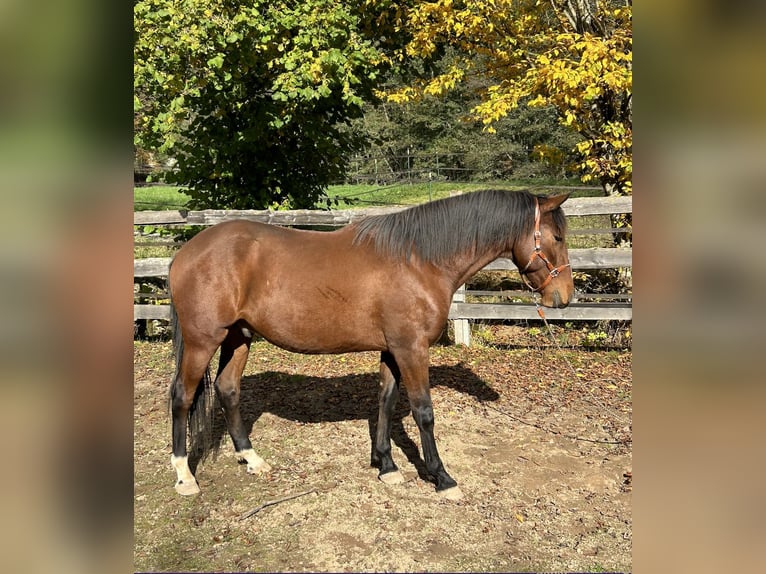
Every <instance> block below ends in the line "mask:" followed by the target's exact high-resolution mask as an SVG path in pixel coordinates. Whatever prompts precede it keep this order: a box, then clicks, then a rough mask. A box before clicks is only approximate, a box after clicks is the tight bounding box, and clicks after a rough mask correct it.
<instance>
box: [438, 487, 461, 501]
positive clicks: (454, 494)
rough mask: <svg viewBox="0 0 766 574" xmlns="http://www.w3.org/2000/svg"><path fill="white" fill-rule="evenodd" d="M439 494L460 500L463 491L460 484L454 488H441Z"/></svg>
mask: <svg viewBox="0 0 766 574" xmlns="http://www.w3.org/2000/svg"><path fill="white" fill-rule="evenodd" d="M438 494H439V496H441V497H442V498H446V499H447V500H460V499H461V498H463V491H462V490H460V487H459V486H453V487H452V488H448V489H446V490H440V491H439V492H438Z"/></svg>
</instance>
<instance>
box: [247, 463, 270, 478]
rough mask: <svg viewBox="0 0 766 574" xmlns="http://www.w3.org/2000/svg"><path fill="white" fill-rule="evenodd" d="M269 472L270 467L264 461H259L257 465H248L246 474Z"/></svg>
mask: <svg viewBox="0 0 766 574" xmlns="http://www.w3.org/2000/svg"><path fill="white" fill-rule="evenodd" d="M270 470H271V465H270V464H269V463H268V462H266V461H261V462H260V463H258V464H248V465H247V474H255V475H257V474H264V473H266V472H269V471H270Z"/></svg>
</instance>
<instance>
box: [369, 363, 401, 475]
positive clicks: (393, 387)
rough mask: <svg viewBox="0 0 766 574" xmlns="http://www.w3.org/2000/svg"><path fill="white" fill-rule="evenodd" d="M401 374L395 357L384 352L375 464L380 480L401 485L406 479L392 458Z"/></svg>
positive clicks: (381, 368) (374, 455)
mask: <svg viewBox="0 0 766 574" xmlns="http://www.w3.org/2000/svg"><path fill="white" fill-rule="evenodd" d="M400 380H401V374H400V373H399V367H398V366H397V365H396V361H395V360H394V357H393V355H391V353H388V352H386V351H384V352H383V353H381V355H380V399H379V406H378V430H377V436H376V438H375V446H374V449H373V461H372V462H373V464H377V466H378V468H379V469H380V472H379V474H378V478H379V479H380V480H382V481H383V482H385V483H386V484H399V483H401V482H404V477H403V476H402V473H401V472H399V469H398V468H397V467H396V464H394V459H393V458H392V457H391V417H392V416H393V414H394V409H395V408H396V403H397V401H398V400H399V381H400Z"/></svg>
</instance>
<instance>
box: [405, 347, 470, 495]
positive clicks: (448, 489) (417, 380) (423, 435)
mask: <svg viewBox="0 0 766 574" xmlns="http://www.w3.org/2000/svg"><path fill="white" fill-rule="evenodd" d="M395 357H396V362H397V364H398V365H399V368H400V369H401V373H402V380H403V381H404V385H405V387H406V388H407V395H408V397H409V399H410V408H411V409H412V417H413V418H414V419H415V422H416V423H417V425H418V429H419V430H420V444H421V447H422V449H423V459H424V460H425V463H426V468H427V469H428V472H429V474H430V475H431V476H432V477H433V478H434V479H435V480H436V491H437V492H438V493H439V494H441V495H442V496H444V497H445V498H448V499H450V500H458V499H460V498H462V497H463V493H462V492H461V491H460V489H459V488H458V486H457V482H455V480H454V479H453V478H452V477H451V476H450V475H449V474H447V471H446V470H444V464H443V463H442V461H441V458H440V457H439V451H438V450H437V448H436V439H435V438H434V409H433V405H432V403H431V392H430V389H429V384H428V347H425V349H423V350H420V351H415V352H412V351H410V352H403V353H402V352H400V353H398V354H395Z"/></svg>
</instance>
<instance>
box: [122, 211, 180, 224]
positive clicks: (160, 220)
mask: <svg viewBox="0 0 766 574" xmlns="http://www.w3.org/2000/svg"><path fill="white" fill-rule="evenodd" d="M188 213H189V212H188V211H186V210H185V209H182V210H170V209H168V210H165V211H135V212H133V225H162V224H170V223H186V216H187V214H188Z"/></svg>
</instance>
